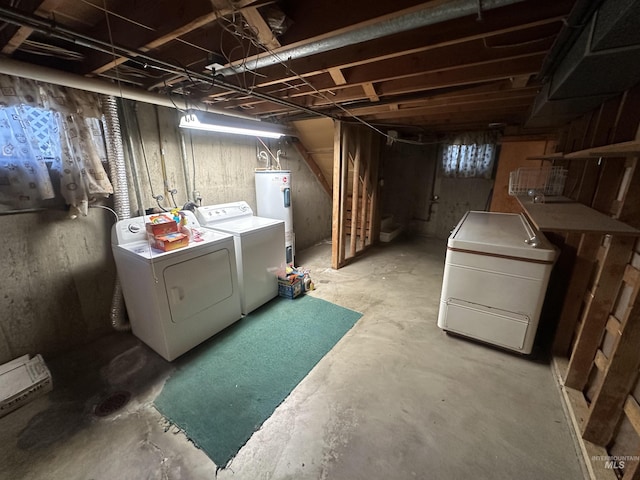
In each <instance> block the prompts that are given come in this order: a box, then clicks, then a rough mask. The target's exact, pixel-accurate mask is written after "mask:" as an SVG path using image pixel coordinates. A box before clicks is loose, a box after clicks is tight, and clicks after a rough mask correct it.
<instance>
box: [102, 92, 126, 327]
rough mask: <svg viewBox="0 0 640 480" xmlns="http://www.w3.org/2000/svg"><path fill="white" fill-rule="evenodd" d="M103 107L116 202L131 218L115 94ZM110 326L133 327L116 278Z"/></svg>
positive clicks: (106, 98) (120, 212)
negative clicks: (126, 315) (126, 313)
mask: <svg viewBox="0 0 640 480" xmlns="http://www.w3.org/2000/svg"><path fill="white" fill-rule="evenodd" d="M102 109H103V111H104V118H105V129H104V131H105V135H104V136H105V143H106V145H107V160H108V162H109V173H110V175H111V183H112V184H113V205H114V209H115V211H116V213H117V214H118V218H119V219H125V218H130V217H131V205H130V203H129V189H128V187H127V171H126V169H125V166H124V149H123V147H122V134H121V132H120V120H119V118H118V103H117V101H116V98H115V97H113V96H103V97H102ZM111 325H112V326H113V328H114V329H115V330H117V331H119V332H122V331H127V330H130V329H131V324H129V322H128V321H127V320H125V313H124V297H123V296H122V286H121V285H120V281H119V280H118V278H117V277H116V283H115V285H114V288H113V298H112V299H111Z"/></svg>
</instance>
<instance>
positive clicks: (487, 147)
mask: <svg viewBox="0 0 640 480" xmlns="http://www.w3.org/2000/svg"><path fill="white" fill-rule="evenodd" d="M496 143H497V135H496V134H494V133H492V132H478V133H466V134H463V135H458V136H455V137H452V138H449V139H448V140H447V141H446V142H445V144H444V145H443V150H442V167H443V172H444V174H445V176H447V177H458V178H487V179H488V178H491V171H492V169H493V162H494V159H495V154H496Z"/></svg>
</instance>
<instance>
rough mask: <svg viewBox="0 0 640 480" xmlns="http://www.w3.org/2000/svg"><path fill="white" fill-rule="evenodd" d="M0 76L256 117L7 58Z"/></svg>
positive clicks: (169, 104)
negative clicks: (2, 74)
mask: <svg viewBox="0 0 640 480" xmlns="http://www.w3.org/2000/svg"><path fill="white" fill-rule="evenodd" d="M0 73H4V74H6V75H14V76H16V77H22V78H29V79H31V80H37V81H39V82H46V83H53V84H54V85H63V86H65V87H70V88H77V89H78V90H86V91H88V92H94V93H99V94H102V95H113V96H114V97H122V98H127V99H129V100H136V101H139V102H144V103H150V104H152V105H159V106H161V107H170V108H178V109H182V110H188V109H190V108H193V109H196V110H201V111H209V112H214V113H219V114H221V115H228V116H232V117H238V118H244V119H247V120H255V117H252V116H249V115H243V114H241V113H235V112H230V111H227V110H221V109H216V108H212V107H211V106H210V105H207V104H206V103H198V102H185V101H184V99H183V98H182V97H175V98H174V97H171V98H169V96H168V95H158V94H155V93H151V92H147V91H145V90H139V89H136V88H132V87H128V86H126V85H121V86H118V85H116V84H115V83H110V82H106V81H104V80H100V79H97V78H87V77H82V76H80V75H76V74H73V73H67V72H63V71H60V70H54V69H52V68H47V67H40V66H38V65H32V64H30V63H25V62H19V61H17V60H12V59H10V58H2V61H0Z"/></svg>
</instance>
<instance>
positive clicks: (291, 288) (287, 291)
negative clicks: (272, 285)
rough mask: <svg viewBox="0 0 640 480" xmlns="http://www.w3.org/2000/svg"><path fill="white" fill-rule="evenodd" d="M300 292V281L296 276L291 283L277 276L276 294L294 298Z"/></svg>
mask: <svg viewBox="0 0 640 480" xmlns="http://www.w3.org/2000/svg"><path fill="white" fill-rule="evenodd" d="M301 293H302V281H301V280H300V279H299V278H296V279H295V280H294V281H293V283H291V282H290V281H289V280H285V279H282V278H278V295H280V296H281V297H285V298H296V297H297V296H299V295H300V294H301Z"/></svg>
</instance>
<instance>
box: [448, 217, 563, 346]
mask: <svg viewBox="0 0 640 480" xmlns="http://www.w3.org/2000/svg"><path fill="white" fill-rule="evenodd" d="M557 254H558V251H557V249H556V248H555V247H554V246H553V245H552V244H551V243H550V242H549V241H548V240H547V239H546V238H545V236H544V235H543V234H542V233H540V232H537V231H535V230H534V229H533V227H531V225H529V222H527V220H526V218H525V217H524V216H523V215H522V214H511V213H495V212H467V213H466V214H465V215H464V217H463V218H462V220H460V222H459V223H458V225H457V226H456V228H455V229H454V230H453V232H452V233H451V235H450V236H449V240H448V243H447V255H446V258H445V267H444V277H443V279H442V294H441V297H440V312H439V315H438V326H439V327H440V328H442V329H444V330H447V331H450V332H454V333H457V334H460V335H464V336H467V337H471V338H475V339H478V340H481V341H483V342H487V343H491V344H494V345H498V346H500V347H503V348H507V349H510V350H514V351H517V352H519V353H525V354H528V353H531V350H532V347H533V341H534V339H535V335H536V331H537V329H538V321H539V319H540V311H541V310H542V304H543V302H544V298H545V294H546V291H547V283H548V281H549V276H550V274H551V270H552V268H553V264H554V262H555V260H556V257H557Z"/></svg>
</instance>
